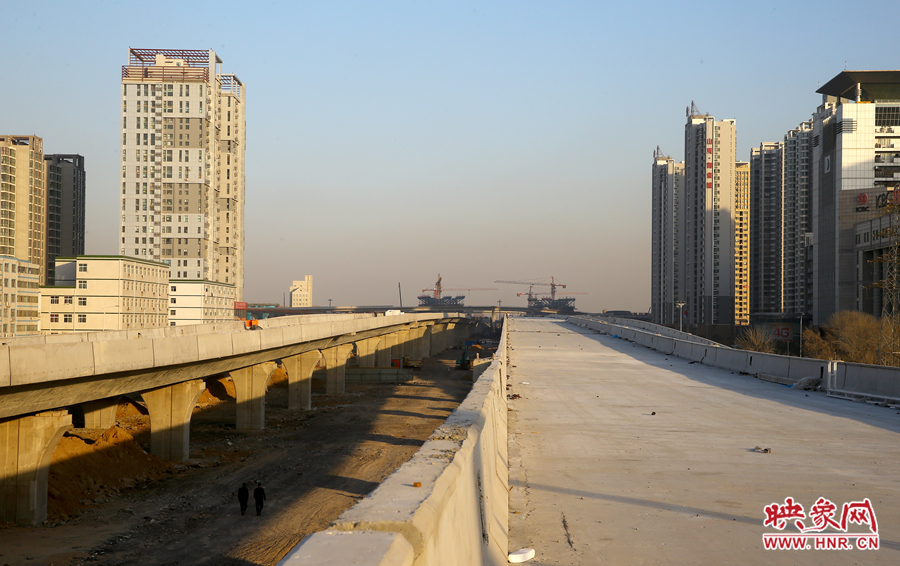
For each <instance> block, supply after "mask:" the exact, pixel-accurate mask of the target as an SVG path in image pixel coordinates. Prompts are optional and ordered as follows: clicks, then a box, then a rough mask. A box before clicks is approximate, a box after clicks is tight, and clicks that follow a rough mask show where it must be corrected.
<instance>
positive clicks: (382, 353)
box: [375, 332, 397, 368]
mask: <svg viewBox="0 0 900 566" xmlns="http://www.w3.org/2000/svg"><path fill="white" fill-rule="evenodd" d="M396 344H397V333H396V332H394V333H391V334H385V335H384V336H382V337H381V341H380V342H379V343H378V349H377V350H376V352H375V366H376V367H380V368H388V367H391V350H392V349H393V347H394V346H395V345H396Z"/></svg>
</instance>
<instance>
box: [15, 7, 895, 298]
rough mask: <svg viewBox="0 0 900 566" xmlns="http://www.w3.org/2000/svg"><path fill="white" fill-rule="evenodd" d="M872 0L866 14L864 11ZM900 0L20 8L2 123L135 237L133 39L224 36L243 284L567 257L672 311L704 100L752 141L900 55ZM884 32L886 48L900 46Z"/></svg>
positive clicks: (360, 280) (472, 270) (609, 290)
mask: <svg viewBox="0 0 900 566" xmlns="http://www.w3.org/2000/svg"><path fill="white" fill-rule="evenodd" d="M851 6H852V8H851ZM897 10H898V4H897V2H896V1H895V0H894V1H885V2H878V1H875V2H871V1H870V2H867V3H856V4H852V5H851V4H848V3H846V2H827V1H825V2H823V1H822V0H819V1H816V2H811V1H810V2H807V1H790V2H784V1H782V0H778V1H769V0H763V1H758V2H730V1H727V0H724V1H723V0H719V1H715V2H671V1H667V2H652V1H651V2H648V1H644V2H602V3H601V2H563V3H558V2H553V3H551V2H541V3H536V2H491V3H467V2H445V3H438V2H384V1H380V2H366V3H362V2H359V3H337V2H265V1H260V2H246V1H243V2H230V1H219V2H214V3H209V4H208V5H207V4H203V3H198V2H184V1H182V2H174V3H169V2H165V1H159V0H158V1H156V2H150V3H146V2H144V3H140V2H137V3H135V2H91V3H82V2H66V3H62V2H44V3H35V2H30V3H28V2H15V3H6V4H4V6H3V8H2V13H0V38H2V47H0V133H3V134H34V135H38V136H41V137H43V139H44V150H45V152H46V153H80V154H82V155H84V156H85V160H86V167H87V174H88V189H87V190H88V197H87V204H88V212H87V215H88V219H87V220H88V222H87V225H88V232H87V249H86V252H87V253H90V254H115V253H117V249H118V245H117V241H118V240H117V237H118V234H117V230H118V226H119V224H118V203H119V200H118V199H119V195H118V171H119V159H120V146H119V142H120V130H119V125H120V92H121V88H120V84H121V83H120V81H121V66H122V65H124V64H126V63H127V62H128V48H129V47H136V48H177V49H214V50H215V51H216V52H217V53H218V55H219V57H220V58H221V59H222V60H223V61H224V63H223V66H222V70H223V72H225V73H233V74H236V75H237V76H238V77H239V78H240V79H241V80H242V81H243V82H244V83H246V85H247V89H248V90H247V110H246V119H247V150H246V152H247V153H246V182H247V213H246V225H245V230H246V250H245V253H246V287H245V300H248V301H251V302H267V301H275V302H280V301H281V299H282V295H283V293H284V292H285V291H287V288H288V286H289V285H290V283H291V281H292V280H293V279H299V278H302V276H303V275H305V274H311V275H313V277H314V302H315V303H316V304H324V305H327V304H328V299H333V302H334V304H335V305H373V304H396V303H397V283H398V282H399V283H401V284H402V286H403V299H404V305H407V306H408V305H410V304H413V303H414V302H415V299H414V297H415V295H417V294H419V292H420V290H421V289H424V288H426V287H431V286H432V284H433V283H434V281H435V279H437V274H438V273H440V274H441V275H443V277H444V285H445V286H458V287H500V288H501V289H500V290H499V291H482V292H473V293H471V294H469V296H468V299H467V304H469V305H474V304H490V303H493V304H496V301H497V300H498V299H502V301H503V303H504V304H506V305H514V304H519V305H523V306H524V304H525V298H524V297H520V298H517V297H516V295H515V293H516V292H517V291H524V290H525V288H523V287H519V286H514V285H500V284H494V283H493V281H494V280H495V279H511V280H512V279H526V278H527V279H534V278H540V277H547V278H549V276H551V275H555V276H556V277H557V278H558V279H559V280H560V281H562V282H563V283H567V284H568V285H569V287H568V290H570V291H578V292H584V293H589V294H588V295H579V296H578V300H577V302H576V305H578V307H579V308H580V309H582V310H593V311H598V310H601V309H629V310H635V311H646V310H647V309H648V308H649V305H650V167H651V163H652V152H653V150H654V149H655V148H656V146H657V145H659V146H660V147H661V148H662V150H663V151H664V152H667V153H668V154H670V155H672V156H673V157H675V158H676V159H681V158H682V156H683V151H684V150H683V140H684V122H685V107H686V106H688V105H689V104H690V103H691V101H692V100H693V101H695V102H696V103H697V105H698V107H699V108H700V109H701V111H703V112H708V113H710V114H713V115H714V116H716V118H718V119H725V118H735V119H737V128H738V155H739V156H740V158H741V159H742V160H747V159H748V158H749V153H750V148H751V147H753V146H755V145H758V144H759V143H760V142H762V141H777V140H780V139H781V138H782V136H783V135H784V133H785V132H786V131H787V130H788V129H790V128H793V127H795V126H796V125H797V124H798V123H799V122H801V121H804V120H808V119H809V117H810V115H811V113H812V112H813V111H814V110H815V108H816V106H817V105H818V104H819V103H820V100H821V96H820V95H817V94H815V90H816V89H817V88H818V87H819V86H820V85H821V84H823V83H824V82H826V81H828V80H829V79H831V78H832V77H833V76H834V75H836V74H837V73H839V72H840V71H841V70H843V69H844V65H845V62H846V65H847V68H848V69H896V68H898V67H900V64H898V61H897V53H898V51H897V49H895V48H892V47H890V44H891V39H890V38H891V37H892V34H893V33H894V32H895V31H896V30H895V28H896V25H895V19H896V18H891V17H889V16H891V15H895V14H896V13H897ZM885 41H886V43H885Z"/></svg>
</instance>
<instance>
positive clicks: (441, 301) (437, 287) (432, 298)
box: [417, 273, 497, 307]
mask: <svg viewBox="0 0 900 566" xmlns="http://www.w3.org/2000/svg"><path fill="white" fill-rule="evenodd" d="M442 279H443V278H442V277H441V275H440V273H439V274H438V279H437V281H436V282H435V283H434V287H433V288H431V289H422V292H423V293H431V294H430V295H419V296H418V297H417V298H418V299H419V306H420V307H422V306H437V305H439V306H463V299H465V298H466V296H465V295H457V296H455V297H441V293H443V292H444V291H496V290H497V288H496V287H465V288H446V287H443V286H441V280H442Z"/></svg>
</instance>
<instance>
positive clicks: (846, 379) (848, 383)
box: [829, 363, 900, 400]
mask: <svg viewBox="0 0 900 566" xmlns="http://www.w3.org/2000/svg"><path fill="white" fill-rule="evenodd" d="M834 385H835V387H834V389H835V392H840V393H849V394H852V395H855V396H861V397H875V398H881V399H890V400H897V399H900V370H898V368H894V367H885V366H872V365H864V364H850V363H838V369H837V379H836V381H835V384H834ZM829 393H831V391H829Z"/></svg>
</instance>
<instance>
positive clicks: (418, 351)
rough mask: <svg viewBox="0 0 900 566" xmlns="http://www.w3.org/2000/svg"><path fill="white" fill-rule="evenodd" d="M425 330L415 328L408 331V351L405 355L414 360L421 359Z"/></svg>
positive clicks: (422, 327) (421, 327)
mask: <svg viewBox="0 0 900 566" xmlns="http://www.w3.org/2000/svg"><path fill="white" fill-rule="evenodd" d="M426 330H427V328H426V327H425V326H415V327H413V328H411V329H410V331H409V349H408V350H407V351H406V355H407V356H409V357H410V358H412V359H414V360H421V359H422V341H423V337H424V336H425V331H426Z"/></svg>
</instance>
